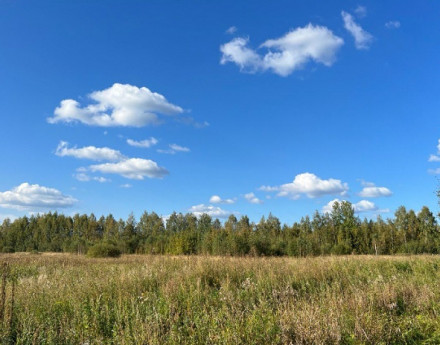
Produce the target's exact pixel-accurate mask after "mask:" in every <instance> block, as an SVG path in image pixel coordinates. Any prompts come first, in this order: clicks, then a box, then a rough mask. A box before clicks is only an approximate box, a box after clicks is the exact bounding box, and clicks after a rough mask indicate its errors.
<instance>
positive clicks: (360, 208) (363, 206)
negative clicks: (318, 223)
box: [322, 199, 389, 213]
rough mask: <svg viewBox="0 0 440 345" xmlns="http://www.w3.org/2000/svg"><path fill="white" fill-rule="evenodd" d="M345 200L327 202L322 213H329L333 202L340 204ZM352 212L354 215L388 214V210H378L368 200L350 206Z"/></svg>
mask: <svg viewBox="0 0 440 345" xmlns="http://www.w3.org/2000/svg"><path fill="white" fill-rule="evenodd" d="M343 201H346V200H339V199H333V200H331V201H329V202H328V204H326V205H325V206H324V207H323V208H322V212H324V213H330V212H331V211H332V210H333V205H334V204H335V202H338V203H341V202H343ZM352 207H353V210H354V211H355V212H356V213H363V212H377V213H384V212H389V210H388V209H386V210H385V209H384V210H379V208H378V207H377V206H376V205H375V204H374V202H371V201H369V200H361V201H359V202H357V203H355V204H352Z"/></svg>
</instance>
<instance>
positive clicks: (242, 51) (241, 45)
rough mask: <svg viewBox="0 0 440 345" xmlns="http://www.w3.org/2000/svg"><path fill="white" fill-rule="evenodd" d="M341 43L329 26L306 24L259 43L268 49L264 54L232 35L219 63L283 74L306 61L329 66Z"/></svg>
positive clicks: (248, 70) (255, 70) (287, 73)
mask: <svg viewBox="0 0 440 345" xmlns="http://www.w3.org/2000/svg"><path fill="white" fill-rule="evenodd" d="M343 44H344V41H343V39H342V38H340V37H338V36H336V35H334V34H333V32H332V31H331V30H329V29H328V28H326V27H324V26H317V25H313V24H308V25H306V26H304V27H299V28H296V29H295V30H292V31H290V32H288V33H287V34H285V35H284V36H282V37H280V38H277V39H270V40H267V41H266V42H264V43H263V44H261V45H260V47H259V48H260V49H267V51H266V53H264V54H260V53H259V52H257V51H256V50H254V49H252V48H250V47H249V46H248V45H249V39H248V38H243V37H237V38H234V39H233V40H231V41H230V42H228V43H225V44H223V45H222V46H220V51H221V53H222V57H221V60H220V62H221V63H222V64H226V63H228V62H233V63H235V64H236V65H238V66H239V67H240V70H241V71H245V72H250V73H253V72H257V71H272V72H274V73H276V74H278V75H280V76H283V77H285V76H288V75H289V74H291V73H292V72H293V71H295V70H298V69H300V68H302V67H303V66H304V65H305V64H306V63H307V62H309V61H313V62H316V63H321V64H323V65H325V66H331V65H332V64H333V63H334V62H335V60H336V53H337V51H338V50H339V48H340V47H341V46H342V45H343Z"/></svg>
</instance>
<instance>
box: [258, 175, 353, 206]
mask: <svg viewBox="0 0 440 345" xmlns="http://www.w3.org/2000/svg"><path fill="white" fill-rule="evenodd" d="M260 190H262V191H265V192H275V191H276V192H278V193H277V195H278V196H284V197H289V198H291V199H298V198H299V197H301V195H305V196H307V197H308V198H316V197H320V196H323V195H345V194H346V193H347V191H348V184H347V183H345V182H342V181H341V180H337V179H333V178H330V179H328V180H323V179H321V178H319V177H318V176H316V175H315V174H311V173H308V172H306V173H302V174H299V175H296V176H295V178H294V180H293V182H290V183H286V184H283V185H281V186H262V187H260Z"/></svg>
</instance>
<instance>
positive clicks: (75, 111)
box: [47, 83, 183, 127]
mask: <svg viewBox="0 0 440 345" xmlns="http://www.w3.org/2000/svg"><path fill="white" fill-rule="evenodd" d="M88 98H90V99H91V100H92V101H93V102H94V103H91V104H89V105H85V106H81V104H80V103H79V102H78V101H75V100H73V99H65V100H62V101H61V103H60V106H59V107H57V108H56V109H55V111H54V116H53V117H49V118H48V119H47V121H48V122H49V123H52V124H54V123H59V122H64V123H76V122H80V123H83V124H85V125H90V126H101V127H115V126H124V127H143V126H146V125H151V124H158V123H159V122H160V120H159V114H161V115H178V114H181V113H183V109H182V108H181V107H179V106H177V105H174V104H171V103H169V102H168V101H167V100H166V98H165V97H164V96H162V95H161V94H159V93H156V92H152V91H150V89H148V88H146V87H140V88H139V87H137V86H133V85H130V84H120V83H115V84H113V85H112V86H111V87H109V88H107V89H104V90H100V91H94V92H92V93H91V94H90V95H88Z"/></svg>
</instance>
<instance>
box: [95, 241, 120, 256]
mask: <svg viewBox="0 0 440 345" xmlns="http://www.w3.org/2000/svg"><path fill="white" fill-rule="evenodd" d="M87 256H89V257H92V258H117V257H119V256H121V251H120V250H119V248H118V247H116V246H115V245H113V244H110V243H97V244H95V245H94V246H93V247H90V248H89V250H88V251H87Z"/></svg>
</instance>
